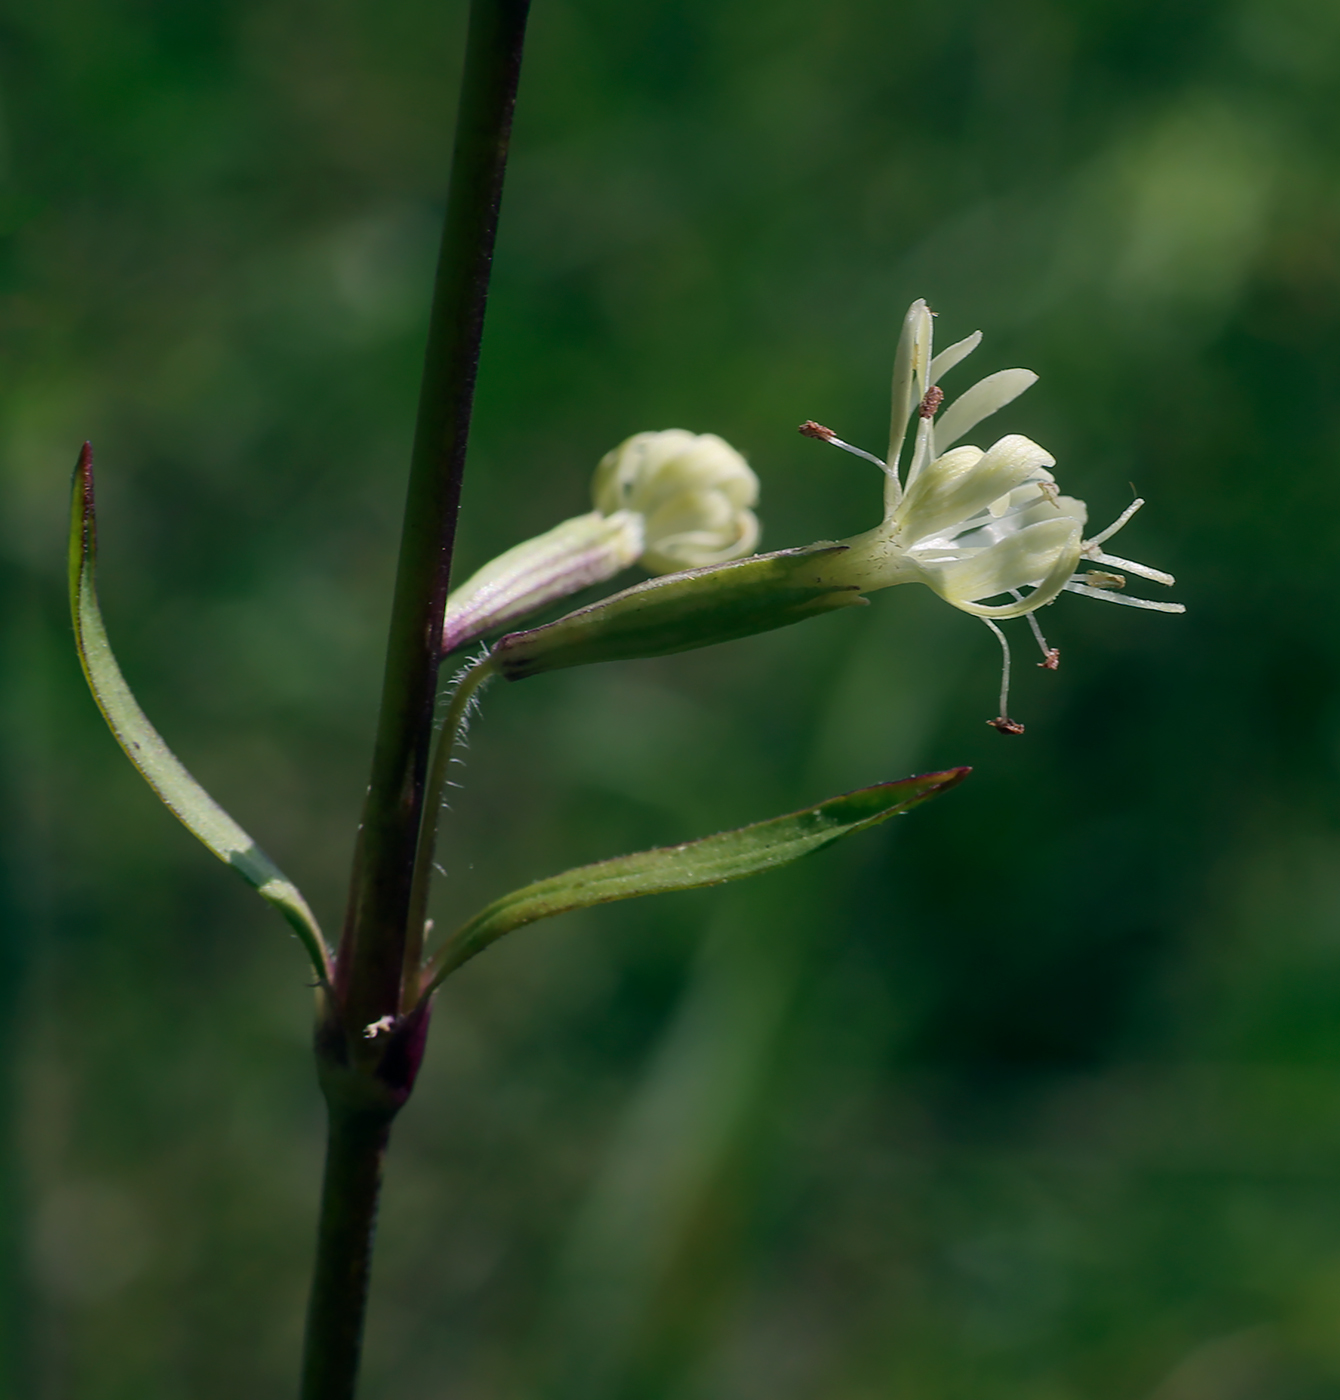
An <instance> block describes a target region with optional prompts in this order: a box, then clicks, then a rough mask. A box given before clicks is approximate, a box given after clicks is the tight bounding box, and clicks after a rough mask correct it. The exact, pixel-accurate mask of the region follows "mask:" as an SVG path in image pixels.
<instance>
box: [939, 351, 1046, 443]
mask: <svg viewBox="0 0 1340 1400" xmlns="http://www.w3.org/2000/svg"><path fill="white" fill-rule="evenodd" d="M1037 382H1038V377H1037V375H1036V374H1034V373H1033V371H1032V370H1031V369H1002V370H997V371H996V373H995V374H988V375H987V377H986V378H985V379H979V380H978V381H977V383H976V384H974V385H973V386H972V388H971V389H968V390H966V391H965V392H964V393H962V394H960V395H959V397H958V398H956V399H955V400H954V402H953V403H951V404H950V405H949V407H948V408H947V409H945V411H944V412H943V413H942V414H941V415H940V417H939V418H938V419H937V420H936V424H935V450H936V451H937V452H943V451H944V450H945V448H946V447H949V446H951V445H952V444H953V443H956V442H957V441H958V440H959V438H961V437H962V436H963V435H964V433H970V432H971V431H972V430H973V429H974V428H975V427H976V426H977V425H978V424H979V423H980V422H981V421H982V419H983V418H989V417H990V416H991V415H992V414H993V413H995V412H996V411H997V410H998V409H1002V408H1004V407H1005V405H1006V404H1007V403H1012V402H1013V401H1014V400H1015V399H1017V398H1018V397H1019V395H1020V394H1022V393H1023V392H1024V390H1025V389H1029V388H1031V387H1032V386H1033V385H1034V384H1036V383H1037Z"/></svg>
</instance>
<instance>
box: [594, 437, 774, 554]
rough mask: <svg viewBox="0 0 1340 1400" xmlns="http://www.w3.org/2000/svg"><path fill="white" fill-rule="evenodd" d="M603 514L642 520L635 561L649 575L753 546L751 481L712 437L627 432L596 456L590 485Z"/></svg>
mask: <svg viewBox="0 0 1340 1400" xmlns="http://www.w3.org/2000/svg"><path fill="white" fill-rule="evenodd" d="M591 494H592V499H593V503H594V505H595V507H596V509H597V510H599V511H603V512H604V513H605V514H606V515H612V514H614V513H615V512H616V511H621V510H630V511H636V512H637V513H638V514H639V515H640V516H642V518H643V522H644V530H645V532H646V533H645V540H644V547H643V555H642V563H643V565H644V567H645V568H646V569H647V570H648V571H649V572H651V573H672V572H675V571H676V570H679V569H696V568H702V567H703V566H705V565H708V564H721V563H725V562H726V561H727V560H729V559H739V558H741V557H742V556H743V555H746V554H750V553H752V552H753V550H754V547H755V546H756V545H757V544H758V537H759V525H758V518H757V517H756V516H755V515H754V513H753V511H752V510H750V509H749V507H750V506H752V505H754V504H755V503H756V502H757V500H758V478H757V477H756V476H755V475H754V473H753V472H752V471H751V470H750V468H749V464H748V463H747V462H746V461H745V460H744V458H743V457H741V456H740V454H739V453H738V452H737V451H736V450H735V449H734V448H733V447H732V446H731V445H730V444H729V443H728V442H725V441H723V440H722V439H721V438H719V437H717V435H716V434H715V433H690V432H685V430H684V429H683V428H667V429H666V430H665V431H664V432H659V433H635V434H634V435H633V436H632V437H630V438H629V439H627V441H625V442H622V443H620V444H619V446H618V447H616V448H615V449H614V450H613V451H612V452H607V453H606V454H605V456H604V457H603V458H601V461H600V465H599V466H598V467H597V468H596V474H595V480H594V481H593V482H592V485H591Z"/></svg>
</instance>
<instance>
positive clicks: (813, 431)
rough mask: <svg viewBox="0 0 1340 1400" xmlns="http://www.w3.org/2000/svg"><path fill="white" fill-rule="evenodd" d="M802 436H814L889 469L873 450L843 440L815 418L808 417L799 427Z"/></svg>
mask: <svg viewBox="0 0 1340 1400" xmlns="http://www.w3.org/2000/svg"><path fill="white" fill-rule="evenodd" d="M799 432H800V434H801V436H802V437H807V438H814V439H816V440H817V441H818V442H826V443H828V444H829V445H830V446H832V447H840V448H841V449H842V450H843V451H844V452H850V453H851V455H852V456H853V457H864V458H865V460H866V461H867V462H873V463H874V464H875V465H876V466H877V467H878V468H879V469H880V471H888V467H887V466H886V465H885V463H884V462H882V461H881V460H880V459H879V458H878V457H876V456H875V454H874V453H873V452H867V451H866V450H865V448H863V447H853V446H852V445H851V443H849V442H843V441H842V439H841V438H840V437H838V435H837V434H836V433H835V432H834V431H833V430H832V428H825V427H824V425H823V424H822V423H816V422H815V421H814V420H813V419H808V420H807V421H806V422H804V423H802V424H801V425H800V428H799Z"/></svg>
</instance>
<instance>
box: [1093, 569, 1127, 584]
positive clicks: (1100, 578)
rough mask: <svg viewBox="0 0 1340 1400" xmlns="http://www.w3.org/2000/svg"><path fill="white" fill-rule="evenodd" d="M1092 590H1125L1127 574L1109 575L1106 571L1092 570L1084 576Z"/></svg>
mask: <svg viewBox="0 0 1340 1400" xmlns="http://www.w3.org/2000/svg"><path fill="white" fill-rule="evenodd" d="M1084 582H1085V583H1087V584H1088V585H1089V587H1090V588H1125V587H1126V575H1125V574H1109V573H1108V572H1107V570H1106V569H1092V570H1090V571H1089V572H1088V573H1087V574H1085V575H1084Z"/></svg>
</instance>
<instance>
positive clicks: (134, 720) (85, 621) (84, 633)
mask: <svg viewBox="0 0 1340 1400" xmlns="http://www.w3.org/2000/svg"><path fill="white" fill-rule="evenodd" d="M97 561H98V532H97V521H96V518H95V515H94V507H93V451H92V448H91V447H90V446H89V444H88V443H85V444H84V449H83V451H82V452H81V453H80V454H79V464H78V466H77V467H76V468H75V473H74V490H73V493H72V498H71V502H70V611H71V613H72V614H73V617H74V636H75V645H76V646H77V647H78V648H79V660H80V663H81V664H82V666H83V668H84V675H85V676H86V677H87V679H88V684H89V688H90V689H91V690H92V692H93V698H94V699H95V700H96V701H97V702H98V708H99V709H100V710H101V711H102V714H103V718H104V719H105V720H106V721H107V724H108V726H109V727H110V729H111V731H112V733H113V734H114V735H115V736H116V740H117V743H119V744H120V745H121V747H122V748H123V749H124V750H125V751H126V757H127V758H129V759H130V761H131V762H132V763H133V764H134V765H135V767H136V768H138V769H139V771H140V775H141V777H143V778H144V780H145V782H147V783H148V784H149V786H150V787H151V788H153V790H154V791H155V792H156V793H157V794H158V796H159V797H160V798H161V799H162V801H163V803H164V805H165V806H166V807H167V808H168V810H169V811H170V812H171V813H172V814H173V816H175V817H176V818H177V820H178V821H180V822H181V824H182V825H183V826H184V827H186V829H187V830H188V831H189V832H191V834H192V835H193V836H196V837H197V838H199V840H201V841H203V842H204V844H205V845H206V846H208V847H209V849H210V850H211V851H213V852H214V854H215V855H216V856H218V858H219V859H220V860H221V861H223V862H224V863H225V864H226V865H230V866H232V868H233V869H234V870H236V871H237V873H238V874H239V875H241V877H242V878H243V879H244V880H245V881H246V882H247V883H248V884H249V885H251V886H252V887H253V888H254V889H255V891H256V892H257V894H259V895H260V897H261V898H262V899H264V900H266V901H267V902H268V903H270V904H273V905H274V906H275V908H276V909H278V910H279V912H280V913H281V914H282V915H283V916H284V918H285V919H287V920H288V922H289V924H290V925H292V927H293V930H294V932H295V933H296V934H297V935H298V938H299V939H300V940H301V941H302V945H303V947H304V948H305V949H306V950H307V955H308V957H310V958H311V960H312V966H313V967H314V968H315V969H316V974H317V976H318V978H320V979H321V981H322V982H326V983H328V982H329V979H330V952H329V950H328V949H327V947H326V942H325V939H324V938H323V937H322V936H321V929H320V927H319V926H318V924H317V922H316V919H315V917H314V916H313V914H312V911H311V910H310V909H309V908H308V907H307V902H306V900H304V899H303V897H302V895H301V894H300V893H299V892H298V889H297V886H295V885H294V883H293V882H292V881H291V880H290V879H289V878H288V877H287V876H286V875H285V874H284V872H283V871H282V870H280V868H279V867H278V866H277V865H276V864H275V863H274V861H272V860H271V859H270V857H269V856H267V855H266V854H265V852H264V851H262V850H261V848H260V847H259V846H258V845H257V844H256V843H255V842H254V841H253V840H252V839H251V837H250V836H248V835H247V833H246V832H245V831H243V830H242V828H241V827H240V826H238V824H237V823H236V822H235V821H234V820H233V819H232V817H230V816H229V815H228V813H227V812H225V811H224V810H223V808H222V807H220V806H219V804H218V803H217V802H215V801H214V799H213V798H212V797H211V796H210V795H209V793H207V792H206V791H205V790H204V788H202V787H201V786H200V784H199V783H198V782H196V780H195V779H194V778H193V777H192V776H191V775H190V774H189V773H188V772H187V771H186V769H185V767H184V766H183V765H182V763H181V761H180V759H178V758H177V756H176V754H174V753H173V752H172V750H171V749H169V748H168V746H167V745H166V744H165V743H164V742H163V739H162V737H161V735H160V734H159V733H158V731H157V730H156V729H155V728H154V727H153V725H152V724H150V723H149V720H148V717H147V716H146V715H145V713H144V711H143V710H142V709H140V707H139V702H138V701H137V700H136V699H135V697H134V695H133V694H132V693H131V690H130V687H129V686H128V685H127V684H126V681H125V677H124V676H122V674H121V668H120V667H119V666H118V665H117V664H116V657H115V656H113V655H112V648H111V644H110V643H109V642H108V640H107V631H106V628H104V626H103V623H102V613H101V611H100V609H99V607H98V591H97Z"/></svg>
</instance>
